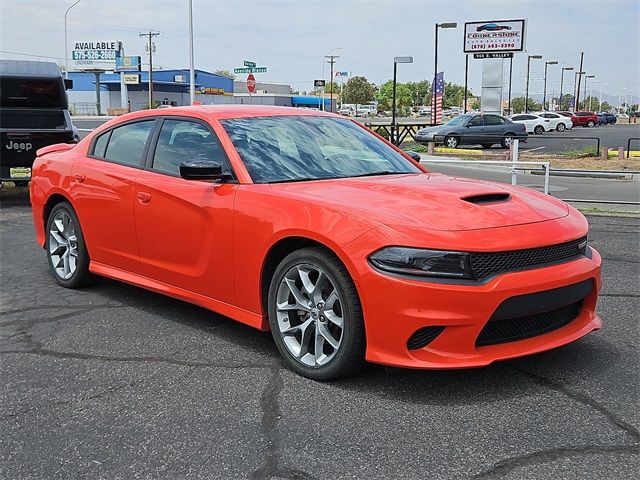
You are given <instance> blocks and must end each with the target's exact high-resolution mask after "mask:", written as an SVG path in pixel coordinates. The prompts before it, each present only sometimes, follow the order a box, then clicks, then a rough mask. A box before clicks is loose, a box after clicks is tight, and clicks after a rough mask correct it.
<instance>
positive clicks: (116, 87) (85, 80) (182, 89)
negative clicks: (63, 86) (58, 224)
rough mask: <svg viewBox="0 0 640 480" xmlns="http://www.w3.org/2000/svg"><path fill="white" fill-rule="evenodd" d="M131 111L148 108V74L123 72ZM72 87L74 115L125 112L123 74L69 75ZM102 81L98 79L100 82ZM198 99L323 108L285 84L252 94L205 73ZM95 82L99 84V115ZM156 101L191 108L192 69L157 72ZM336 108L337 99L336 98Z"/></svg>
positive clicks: (198, 75)
mask: <svg viewBox="0 0 640 480" xmlns="http://www.w3.org/2000/svg"><path fill="white" fill-rule="evenodd" d="M124 74H125V75H126V80H127V82H131V81H136V82H137V83H133V84H132V83H129V84H127V85H126V87H125V88H126V89H127V99H128V104H127V105H126V106H125V107H124V108H126V109H128V110H130V111H135V110H142V109H145V108H148V107H149V84H148V82H149V74H148V72H137V71H130V72H124ZM69 78H70V79H71V80H73V88H72V89H71V90H68V95H69V110H70V111H71V114H72V115H97V114H101V115H105V114H119V113H122V112H123V110H122V108H123V107H122V105H121V98H122V96H121V78H120V73H112V72H110V73H99V74H96V73H94V72H69ZM97 79H99V80H97ZM194 80H195V90H196V95H195V99H196V101H197V102H200V103H201V104H205V105H211V104H223V103H227V104H228V103H241V104H253V105H278V106H286V107H304V108H318V109H320V108H321V106H322V100H321V99H320V98H319V97H314V96H303V95H293V94H292V93H291V91H292V90H291V86H290V85H286V84H273V83H256V89H255V92H254V93H249V91H248V90H247V84H246V82H242V81H233V80H231V79H229V78H227V77H224V76H220V75H216V74H215V73H211V72H207V71H204V70H195V79H194ZM96 81H97V82H98V85H99V87H98V88H99V90H98V91H99V98H100V112H98V101H97V97H98V94H97V91H96ZM153 100H154V103H155V104H160V105H172V106H181V105H189V70H188V69H175V70H154V72H153ZM333 103H334V108H335V104H336V99H335V98H334V99H333ZM330 106H331V104H330V102H329V98H328V96H327V97H326V98H324V109H325V110H329V109H330Z"/></svg>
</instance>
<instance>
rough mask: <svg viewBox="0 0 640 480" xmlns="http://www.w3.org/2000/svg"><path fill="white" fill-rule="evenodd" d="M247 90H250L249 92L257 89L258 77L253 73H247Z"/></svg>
mask: <svg viewBox="0 0 640 480" xmlns="http://www.w3.org/2000/svg"><path fill="white" fill-rule="evenodd" d="M247 90H249V93H253V92H255V91H256V77H254V76H253V74H251V73H250V74H249V75H247Z"/></svg>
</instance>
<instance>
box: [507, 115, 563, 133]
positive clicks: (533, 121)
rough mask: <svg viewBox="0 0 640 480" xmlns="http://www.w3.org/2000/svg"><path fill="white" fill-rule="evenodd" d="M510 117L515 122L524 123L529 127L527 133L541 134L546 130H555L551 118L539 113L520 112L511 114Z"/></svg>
mask: <svg viewBox="0 0 640 480" xmlns="http://www.w3.org/2000/svg"><path fill="white" fill-rule="evenodd" d="M508 118H509V120H511V121H512V122H514V123H522V124H523V125H524V126H525V127H527V133H535V134H536V135H540V134H542V133H544V132H548V131H551V130H553V128H551V122H550V121H549V119H547V118H542V117H540V116H538V115H534V114H533V113H519V114H517V115H511V116H510V117H508Z"/></svg>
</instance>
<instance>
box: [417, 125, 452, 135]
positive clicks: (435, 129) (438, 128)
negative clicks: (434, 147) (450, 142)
mask: <svg viewBox="0 0 640 480" xmlns="http://www.w3.org/2000/svg"><path fill="white" fill-rule="evenodd" d="M449 128H451V127H447V126H446V125H438V126H435V127H425V128H421V129H420V130H418V133H419V134H421V135H427V134H430V133H438V132H442V131H443V130H448V129H449Z"/></svg>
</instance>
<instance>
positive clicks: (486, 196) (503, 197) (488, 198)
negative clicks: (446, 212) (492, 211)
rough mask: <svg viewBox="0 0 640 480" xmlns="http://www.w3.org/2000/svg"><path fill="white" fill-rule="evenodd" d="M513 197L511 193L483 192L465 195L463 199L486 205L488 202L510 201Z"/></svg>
mask: <svg viewBox="0 0 640 480" xmlns="http://www.w3.org/2000/svg"><path fill="white" fill-rule="evenodd" d="M510 199H511V195H510V194H509V193H483V194H480V195H471V196H468V197H463V198H462V200H464V201H465V202H469V203H474V204H476V205H486V204H488V203H502V202H508V201H509V200H510Z"/></svg>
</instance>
